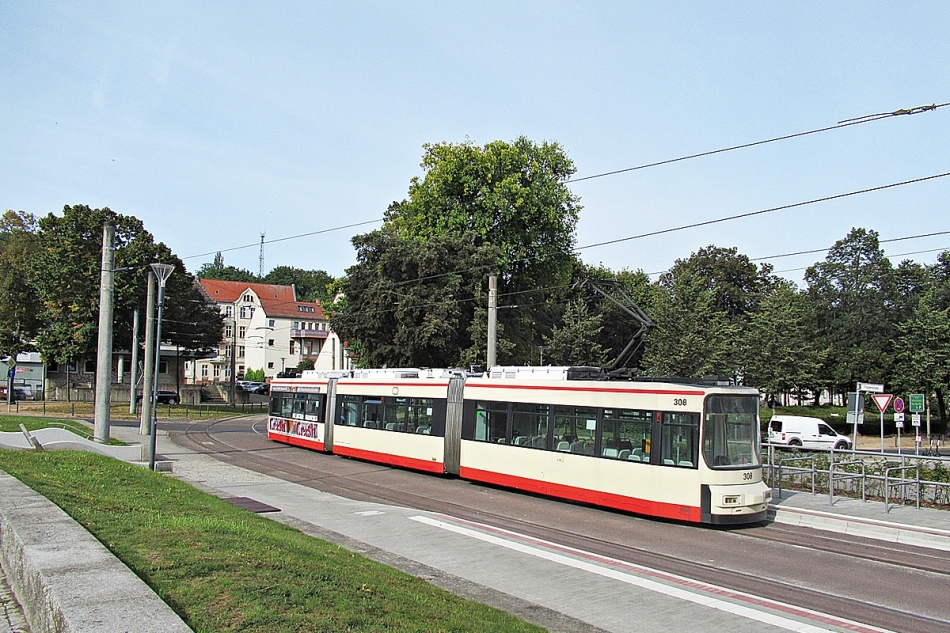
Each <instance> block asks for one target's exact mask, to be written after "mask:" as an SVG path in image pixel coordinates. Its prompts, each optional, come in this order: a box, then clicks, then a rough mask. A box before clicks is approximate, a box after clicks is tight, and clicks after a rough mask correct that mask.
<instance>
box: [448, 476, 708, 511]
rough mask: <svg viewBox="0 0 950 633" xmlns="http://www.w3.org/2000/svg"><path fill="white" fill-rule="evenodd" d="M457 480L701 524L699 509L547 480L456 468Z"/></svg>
mask: <svg viewBox="0 0 950 633" xmlns="http://www.w3.org/2000/svg"><path fill="white" fill-rule="evenodd" d="M459 477H461V478H462V479H469V480H471V481H480V482H483V483H488V484H493V485H496V486H503V487H505V488H514V489H516V490H526V491H528V492H534V493H537V494H542V495H546V496H549V497H557V498H560V499H569V500H571V501H579V502H581V503H590V504H592V505H598V506H604V507H608V508H614V509H616V510H623V511H625V512H633V513H636V514H646V515H649V516H655V517H662V518H665V519H675V520H677V521H692V522H694V523H699V522H701V521H702V510H701V509H700V508H698V507H693V506H684V505H679V504H676V503H663V502H662V501H650V500H648V499H637V498H634V497H625V496H623V495H618V494H614V493H610V492H601V491H599V490H587V489H586V488H578V487H575V486H567V485H564V484H556V483H552V482H550V481H539V480H537V479H528V478H526V477H517V476H514V475H505V474H502V473H495V472H491V471H487V470H480V469H478V468H468V467H465V466H462V467H461V468H460V469H459Z"/></svg>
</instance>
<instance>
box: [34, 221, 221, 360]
mask: <svg viewBox="0 0 950 633" xmlns="http://www.w3.org/2000/svg"><path fill="white" fill-rule="evenodd" d="M106 221H108V222H110V223H111V224H113V225H114V226H115V242H114V248H115V258H114V260H115V268H116V273H115V294H114V312H113V315H114V324H115V326H114V346H115V347H116V349H121V348H125V349H128V348H129V347H130V346H131V340H132V312H133V310H134V309H135V307H136V306H140V307H141V308H142V309H143V315H144V307H145V303H146V301H145V295H146V291H147V278H148V274H149V270H150V269H149V264H151V263H153V262H164V263H169V264H172V265H174V266H175V272H174V274H172V275H171V277H169V279H168V282H167V284H166V291H165V297H166V304H165V308H164V314H163V329H162V334H163V336H162V338H163V339H164V340H165V341H170V342H171V343H173V344H175V345H178V346H179V347H180V348H181V349H182V350H183V351H184V352H186V353H187V352H190V351H196V350H202V349H207V348H208V347H211V346H212V345H214V344H216V343H217V342H218V341H219V340H220V337H221V327H222V317H221V315H220V313H219V312H218V310H216V309H215V307H214V306H212V305H210V304H208V303H207V302H206V301H205V300H204V299H203V298H202V296H201V294H200V292H199V291H198V289H197V286H196V285H195V280H194V278H193V277H192V276H191V275H190V274H188V273H187V271H186V270H185V268H184V265H183V264H182V262H181V260H180V259H178V257H177V256H175V255H174V254H173V253H172V252H171V251H170V250H169V248H168V247H167V246H165V245H164V244H161V243H159V244H156V243H155V241H154V239H153V237H152V235H151V234H150V233H149V232H148V231H146V230H145V229H144V228H143V225H142V222H141V221H140V220H139V219H138V218H135V217H132V216H123V215H120V214H117V213H115V212H113V211H111V210H110V209H108V208H103V209H91V208H90V207H88V206H85V205H75V206H66V207H64V209H63V213H62V215H60V216H57V215H53V214H49V215H47V216H45V217H43V218H40V220H39V222H38V227H37V231H36V250H35V252H34V253H33V255H32V256H31V257H30V259H29V261H28V264H27V270H28V274H29V281H30V284H31V285H32V287H33V288H34V289H35V291H36V293H37V296H38V297H39V298H40V300H41V302H42V310H41V314H40V316H41V319H42V321H43V327H42V329H41V331H40V333H39V336H38V337H37V345H38V347H39V349H40V351H41V352H42V353H43V356H44V357H45V358H46V359H48V360H53V361H57V362H62V363H72V362H76V361H79V360H82V359H86V358H94V357H95V350H96V345H97V342H98V337H97V333H98V322H99V282H100V272H101V271H100V268H101V261H102V226H103V223H104V222H106ZM143 322H144V319H143Z"/></svg>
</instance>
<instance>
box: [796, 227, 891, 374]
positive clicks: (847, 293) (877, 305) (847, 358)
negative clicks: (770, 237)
mask: <svg viewBox="0 0 950 633" xmlns="http://www.w3.org/2000/svg"><path fill="white" fill-rule="evenodd" d="M805 281H806V283H807V284H808V298H809V301H810V302H811V303H812V304H813V306H812V309H813V310H814V311H815V314H817V315H818V317H819V318H818V336H819V338H820V340H821V342H822V345H823V347H824V350H825V359H826V360H825V364H824V367H823V369H822V377H823V379H824V380H825V381H826V384H828V385H830V386H833V387H834V388H835V389H836V390H838V391H839V392H845V391H847V390H849V389H853V388H854V384H855V383H856V382H858V381H867V382H881V383H883V382H885V379H886V378H887V377H888V376H890V373H891V359H892V357H893V354H892V341H893V339H894V334H895V321H894V320H892V318H891V316H892V313H894V307H895V284H894V270H893V268H892V266H891V263H890V261H889V260H888V259H887V257H885V256H884V252H883V251H882V250H881V248H880V246H879V242H878V234H877V233H876V232H875V231H867V230H865V229H852V230H851V232H850V233H849V234H848V236H847V237H845V238H844V239H842V240H839V241H838V242H836V243H835V245H834V246H833V247H832V248H831V249H830V250H829V251H828V255H827V256H826V257H825V261H824V262H819V263H817V264H815V265H814V266H811V267H809V268H808V270H807V271H806V272H805Z"/></svg>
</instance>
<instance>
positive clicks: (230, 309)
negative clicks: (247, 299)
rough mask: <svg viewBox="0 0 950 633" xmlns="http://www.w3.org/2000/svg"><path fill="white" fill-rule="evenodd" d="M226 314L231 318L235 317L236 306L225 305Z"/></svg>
mask: <svg viewBox="0 0 950 633" xmlns="http://www.w3.org/2000/svg"><path fill="white" fill-rule="evenodd" d="M224 316H226V317H228V318H229V319H230V318H231V317H233V316H234V306H225V308H224Z"/></svg>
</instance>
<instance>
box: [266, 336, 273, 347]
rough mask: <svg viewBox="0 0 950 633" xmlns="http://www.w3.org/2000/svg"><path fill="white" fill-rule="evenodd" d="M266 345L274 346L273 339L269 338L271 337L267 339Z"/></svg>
mask: <svg viewBox="0 0 950 633" xmlns="http://www.w3.org/2000/svg"><path fill="white" fill-rule="evenodd" d="M267 346H268V347H273V346H274V339H272V338H271V339H267Z"/></svg>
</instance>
